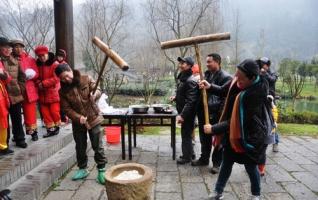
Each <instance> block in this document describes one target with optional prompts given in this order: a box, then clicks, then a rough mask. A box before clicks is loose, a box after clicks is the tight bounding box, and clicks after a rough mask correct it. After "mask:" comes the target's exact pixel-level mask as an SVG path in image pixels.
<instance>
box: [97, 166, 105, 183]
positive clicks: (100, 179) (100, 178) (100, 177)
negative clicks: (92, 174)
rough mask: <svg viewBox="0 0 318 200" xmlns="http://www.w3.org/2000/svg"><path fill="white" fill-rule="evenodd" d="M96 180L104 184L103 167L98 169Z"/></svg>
mask: <svg viewBox="0 0 318 200" xmlns="http://www.w3.org/2000/svg"><path fill="white" fill-rule="evenodd" d="M96 181H97V183H99V184H101V185H105V168H102V169H98V174H97V178H96Z"/></svg>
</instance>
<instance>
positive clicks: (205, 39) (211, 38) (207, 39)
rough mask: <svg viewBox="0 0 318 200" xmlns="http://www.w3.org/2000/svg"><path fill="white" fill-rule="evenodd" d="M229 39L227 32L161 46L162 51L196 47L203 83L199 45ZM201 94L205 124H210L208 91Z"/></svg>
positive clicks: (169, 42) (185, 39)
mask: <svg viewBox="0 0 318 200" xmlns="http://www.w3.org/2000/svg"><path fill="white" fill-rule="evenodd" d="M229 39H230V33H228V32H226V33H216V34H208V35H200V36H195V37H188V38H183V39H178V40H170V41H166V42H161V44H160V45H161V49H169V48H175V47H182V46H189V45H194V48H195V56H196V60H197V63H198V65H199V72H200V79H201V81H202V80H203V79H204V77H203V73H202V65H201V55H200V49H199V46H198V44H201V43H206V42H213V41H220V40H229ZM201 93H202V101H203V108H204V120H205V124H209V110H208V102H207V94H206V90H205V89H202V90H201Z"/></svg>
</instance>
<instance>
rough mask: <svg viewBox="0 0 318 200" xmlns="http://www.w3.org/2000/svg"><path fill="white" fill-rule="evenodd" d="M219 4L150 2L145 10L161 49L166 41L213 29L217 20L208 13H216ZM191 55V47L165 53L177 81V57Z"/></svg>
mask: <svg viewBox="0 0 318 200" xmlns="http://www.w3.org/2000/svg"><path fill="white" fill-rule="evenodd" d="M218 2H219V1H218V0H197V1H192V0H183V1H181V0H147V1H146V3H145V4H144V9H145V13H146V17H147V19H148V22H149V24H150V30H151V32H152V36H153V39H154V40H155V41H156V43H157V45H158V47H159V44H160V42H161V41H164V40H168V39H180V38H184V37H191V36H194V35H196V34H200V33H202V32H205V31H206V30H207V27H208V26H207V23H208V24H209V25H210V26H213V25H215V24H216V23H214V22H216V20H217V16H213V15H208V13H209V12H213V8H216V7H217V6H218ZM211 17H212V19H211ZM204 22H207V23H204ZM212 29H213V28H212ZM168 51H169V53H168ZM188 52H189V47H179V48H176V49H172V50H167V51H163V55H164V57H165V58H166V59H167V60H168V61H169V62H170V64H171V65H172V67H173V70H174V77H175V79H176V77H177V73H178V69H177V63H176V57H177V56H182V57H183V56H185V55H187V54H188Z"/></svg>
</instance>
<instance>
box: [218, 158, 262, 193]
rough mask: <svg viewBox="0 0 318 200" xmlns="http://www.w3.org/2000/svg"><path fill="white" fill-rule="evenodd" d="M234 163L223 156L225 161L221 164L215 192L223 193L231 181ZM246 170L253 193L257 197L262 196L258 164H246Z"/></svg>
mask: <svg viewBox="0 0 318 200" xmlns="http://www.w3.org/2000/svg"><path fill="white" fill-rule="evenodd" d="M233 164H234V161H233V160H231V159H229V158H228V157H227V156H226V154H223V161H222V164H221V169H220V173H219V176H218V179H217V182H216V185H215V191H216V192H217V193H223V190H224V188H225V185H226V182H227V181H228V180H229V178H230V175H231V172H232V167H233ZM244 166H245V170H246V172H247V174H248V177H249V179H250V182H251V191H252V194H253V195H255V196H260V194H261V183H260V174H259V171H258V168H257V165H256V164H244Z"/></svg>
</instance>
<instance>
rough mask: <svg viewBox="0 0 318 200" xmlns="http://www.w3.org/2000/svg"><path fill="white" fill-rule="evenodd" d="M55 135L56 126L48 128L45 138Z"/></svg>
mask: <svg viewBox="0 0 318 200" xmlns="http://www.w3.org/2000/svg"><path fill="white" fill-rule="evenodd" d="M54 135H55V128H49V129H46V134H44V135H43V137H44V138H47V137H52V136H54Z"/></svg>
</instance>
